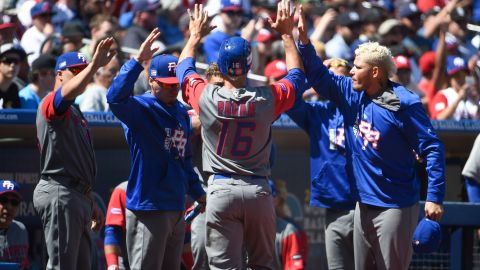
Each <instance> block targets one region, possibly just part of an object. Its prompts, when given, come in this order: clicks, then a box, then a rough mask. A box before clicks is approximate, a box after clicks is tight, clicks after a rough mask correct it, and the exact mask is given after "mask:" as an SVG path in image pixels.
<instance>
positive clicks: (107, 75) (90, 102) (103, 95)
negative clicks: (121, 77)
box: [79, 57, 120, 112]
mask: <svg viewBox="0 0 480 270" xmlns="http://www.w3.org/2000/svg"><path fill="white" fill-rule="evenodd" d="M119 69H120V61H119V60H118V58H117V57H114V58H112V60H111V61H110V62H109V63H108V64H107V65H105V66H104V67H101V68H99V69H98V70H97V72H96V73H95V76H93V83H91V84H89V85H88V86H87V89H86V90H85V92H84V93H83V94H82V96H81V98H80V97H79V98H80V102H79V105H80V110H81V111H82V112H106V111H109V106H108V103H107V91H108V88H109V87H110V85H111V84H112V81H113V78H114V77H115V76H117V73H118V70H119Z"/></svg>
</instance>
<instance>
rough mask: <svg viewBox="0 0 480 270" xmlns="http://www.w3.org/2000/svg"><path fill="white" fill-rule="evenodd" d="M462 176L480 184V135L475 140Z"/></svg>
mask: <svg viewBox="0 0 480 270" xmlns="http://www.w3.org/2000/svg"><path fill="white" fill-rule="evenodd" d="M462 175H463V176H464V177H469V178H471V179H473V180H475V181H477V182H480V135H478V136H477V138H476V139H475V143H474V144H473V147H472V151H471V152H470V156H469V157H468V160H467V162H466V163H465V167H463V171H462Z"/></svg>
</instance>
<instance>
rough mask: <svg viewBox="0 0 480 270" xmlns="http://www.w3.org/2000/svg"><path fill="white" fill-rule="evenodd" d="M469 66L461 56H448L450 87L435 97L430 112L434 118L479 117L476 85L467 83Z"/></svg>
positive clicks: (457, 118)
mask: <svg viewBox="0 0 480 270" xmlns="http://www.w3.org/2000/svg"><path fill="white" fill-rule="evenodd" d="M467 75H468V66H467V63H466V61H465V60H464V59H463V58H461V57H460V56H455V55H450V56H449V57H448V58H447V76H448V81H449V85H450V86H449V87H448V88H446V89H443V90H441V91H439V92H438V93H437V94H436V95H435V97H434V98H433V104H432V106H431V107H430V114H431V116H432V118H433V119H438V120H445V119H455V120H461V119H479V117H480V110H479V96H478V89H476V87H475V85H473V84H470V83H467V81H466V78H467Z"/></svg>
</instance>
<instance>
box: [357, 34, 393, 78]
mask: <svg viewBox="0 0 480 270" xmlns="http://www.w3.org/2000/svg"><path fill="white" fill-rule="evenodd" d="M357 56H359V57H361V58H362V60H363V61H365V62H366V63H368V64H370V65H372V66H378V67H380V68H381V69H383V70H385V71H386V72H387V74H388V77H391V76H393V75H394V74H395V73H396V72H397V67H396V66H395V63H394V62H393V57H392V52H391V51H390V50H389V49H388V48H387V47H385V46H382V45H380V44H379V43H378V42H366V43H363V44H361V45H360V46H359V47H358V48H357V49H356V50H355V57H357Z"/></svg>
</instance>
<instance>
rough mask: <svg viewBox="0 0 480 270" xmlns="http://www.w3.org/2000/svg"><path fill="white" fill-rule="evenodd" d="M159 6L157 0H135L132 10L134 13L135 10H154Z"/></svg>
mask: <svg viewBox="0 0 480 270" xmlns="http://www.w3.org/2000/svg"><path fill="white" fill-rule="evenodd" d="M160 6H161V4H160V1H158V0H138V1H135V3H134V4H133V7H132V12H133V14H134V15H135V13H137V12H144V11H151V10H156V9H158V8H159V7H160Z"/></svg>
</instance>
